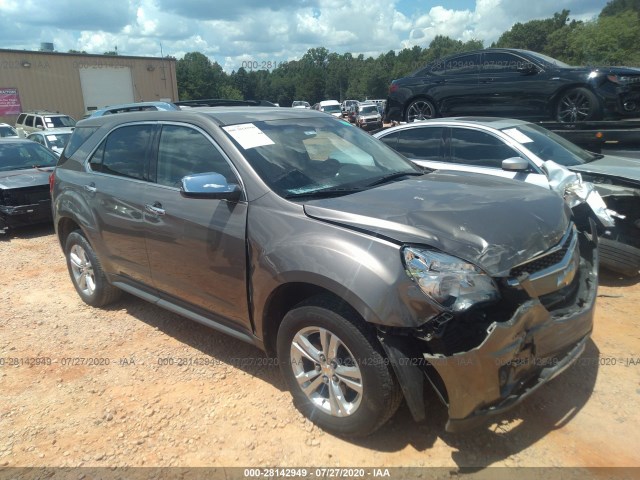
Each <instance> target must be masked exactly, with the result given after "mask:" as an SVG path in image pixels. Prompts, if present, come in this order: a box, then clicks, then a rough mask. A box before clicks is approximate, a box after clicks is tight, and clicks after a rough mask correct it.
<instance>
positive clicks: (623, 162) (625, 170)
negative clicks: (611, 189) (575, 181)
mask: <svg viewBox="0 0 640 480" xmlns="http://www.w3.org/2000/svg"><path fill="white" fill-rule="evenodd" d="M568 168H569V170H573V171H576V172H587V173H597V174H601V175H604V176H613V177H618V178H622V179H627V180H633V181H636V182H640V160H636V159H633V158H626V157H618V156H615V155H605V156H604V157H603V158H601V159H600V160H594V161H593V162H589V163H585V164H583V165H576V166H571V167H568Z"/></svg>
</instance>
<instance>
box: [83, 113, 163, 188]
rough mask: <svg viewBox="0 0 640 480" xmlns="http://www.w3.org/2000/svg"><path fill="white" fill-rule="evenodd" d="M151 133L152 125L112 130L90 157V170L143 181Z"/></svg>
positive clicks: (152, 130) (152, 131)
mask: <svg viewBox="0 0 640 480" xmlns="http://www.w3.org/2000/svg"><path fill="white" fill-rule="evenodd" d="M153 133H154V127H153V126H152V125H131V126H127V127H121V128H118V129H117V130H114V131H113V132H111V133H110V134H109V136H108V137H107V138H106V139H105V140H104V141H103V142H102V144H101V145H100V147H99V148H98V150H96V152H95V153H94V154H93V155H92V156H91V159H90V160H89V165H90V166H91V169H92V170H93V171H94V172H101V173H107V174H110V175H116V176H119V177H126V178H133V179H136V180H145V169H146V161H147V151H148V147H149V143H150V141H151V139H152V138H153Z"/></svg>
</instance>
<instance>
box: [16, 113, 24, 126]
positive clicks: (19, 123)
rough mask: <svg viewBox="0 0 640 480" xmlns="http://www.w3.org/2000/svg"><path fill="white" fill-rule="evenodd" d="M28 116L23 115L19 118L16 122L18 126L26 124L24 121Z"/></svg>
mask: <svg viewBox="0 0 640 480" xmlns="http://www.w3.org/2000/svg"><path fill="white" fill-rule="evenodd" d="M26 116H27V114H26V113H21V114H20V116H19V117H18V120H16V125H22V124H24V119H25V117H26Z"/></svg>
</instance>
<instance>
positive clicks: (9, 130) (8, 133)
mask: <svg viewBox="0 0 640 480" xmlns="http://www.w3.org/2000/svg"><path fill="white" fill-rule="evenodd" d="M17 136H18V132H16V131H15V129H14V128H13V127H9V126H6V127H5V126H1V127H0V137H17Z"/></svg>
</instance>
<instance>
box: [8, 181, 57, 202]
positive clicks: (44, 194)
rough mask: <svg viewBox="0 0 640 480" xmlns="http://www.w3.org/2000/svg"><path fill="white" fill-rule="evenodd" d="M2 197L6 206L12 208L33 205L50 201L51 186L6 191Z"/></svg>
mask: <svg viewBox="0 0 640 480" xmlns="http://www.w3.org/2000/svg"><path fill="white" fill-rule="evenodd" d="M2 197H3V198H4V204H5V205H7V206H10V207H18V206H20V205H33V204H36V203H40V202H42V201H45V200H49V199H50V198H49V185H38V186H35V187H25V188H19V189H18V188H17V189H15V190H5V191H4V192H3V195H2Z"/></svg>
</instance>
